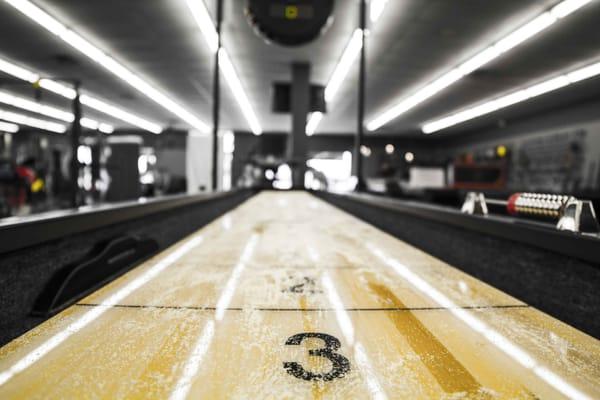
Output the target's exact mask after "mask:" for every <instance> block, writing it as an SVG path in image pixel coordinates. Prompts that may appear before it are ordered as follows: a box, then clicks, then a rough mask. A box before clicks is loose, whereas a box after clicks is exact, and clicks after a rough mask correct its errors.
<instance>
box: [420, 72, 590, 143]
mask: <svg viewBox="0 0 600 400" xmlns="http://www.w3.org/2000/svg"><path fill="white" fill-rule="evenodd" d="M598 75H600V62H598V63H595V64H591V65H588V66H586V67H583V68H580V69H577V70H575V71H572V72H569V73H565V74H562V75H560V76H558V77H555V78H551V79H548V80H545V81H543V82H541V83H537V84H535V85H532V86H529V87H526V88H525V89H520V90H517V91H514V92H512V93H509V94H507V95H505V96H502V97H498V98H496V99H493V100H489V101H487V102H485V103H482V104H479V105H476V106H474V107H470V108H467V109H465V110H462V111H459V112H457V113H454V114H451V115H448V116H446V117H443V118H440V119H437V120H434V121H431V122H428V123H426V124H424V125H423V127H422V128H421V130H422V131H423V133H426V134H429V133H433V132H437V131H439V130H442V129H445V128H448V127H451V126H453V125H457V124H460V123H462V122H465V121H468V120H471V119H474V118H477V117H480V116H482V115H485V114H489V113H492V112H494V111H497V110H500V109H502V108H506V107H508V106H511V105H513V104H517V103H520V102H522V101H526V100H529V99H531V98H534V97H537V96H540V95H542V94H545V93H548V92H552V91H554V90H558V89H560V88H563V87H565V86H568V85H571V84H573V83H575V82H579V81H582V80H584V79H588V78H591V77H594V76H598Z"/></svg>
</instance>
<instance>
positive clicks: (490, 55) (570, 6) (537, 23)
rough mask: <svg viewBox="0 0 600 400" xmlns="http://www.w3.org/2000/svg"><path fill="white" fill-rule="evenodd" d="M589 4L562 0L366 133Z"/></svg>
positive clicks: (406, 101)
mask: <svg viewBox="0 0 600 400" xmlns="http://www.w3.org/2000/svg"><path fill="white" fill-rule="evenodd" d="M590 1H591V0H564V1H563V2H561V3H559V4H558V5H556V6H554V7H553V8H552V9H550V11H546V12H544V13H542V14H540V15H538V16H537V17H535V18H534V19H532V20H531V21H529V22H528V23H526V24H525V25H523V26H521V27H519V28H517V29H515V30H514V31H513V32H511V33H510V34H508V35H507V36H505V37H504V38H503V39H501V40H499V41H497V42H496V43H494V44H492V45H491V46H489V47H487V48H486V49H484V50H482V51H481V52H479V53H477V54H476V55H475V56H473V57H471V58H470V59H469V60H467V61H465V62H463V63H462V64H459V65H458V66H456V67H454V68H452V69H450V71H449V72H447V73H446V74H444V75H442V76H441V77H440V78H438V79H436V80H434V81H433V82H432V83H430V84H428V85H426V86H424V87H423V88H421V89H420V90H418V91H417V92H415V93H413V94H412V95H409V96H408V97H404V98H402V99H401V100H400V101H399V102H398V103H396V104H394V105H393V106H391V107H389V108H388V109H387V110H385V111H383V112H382V113H380V114H378V115H376V116H375V117H374V118H373V119H371V120H370V121H369V122H368V123H367V129H368V130H370V131H375V130H377V129H379V128H381V127H382V126H383V125H385V124H387V123H389V122H390V121H392V120H394V119H396V118H398V117H399V116H400V115H402V114H404V113H405V112H407V111H408V110H410V109H412V108H414V107H416V106H417V105H419V104H420V103H422V102H423V101H425V100H427V99H429V98H431V97H433V96H434V95H436V94H437V93H439V92H441V91H442V90H444V89H445V88H447V87H448V86H450V85H452V84H453V83H455V82H457V81H459V80H460V79H461V78H463V77H464V76H466V75H468V74H470V73H471V72H473V71H475V70H476V69H478V68H481V67H482V66H483V65H485V64H487V63H489V62H490V61H492V60H494V59H495V58H496V57H498V56H500V55H501V54H503V53H505V52H507V51H509V50H510V49H512V48H514V47H516V46H518V45H519V44H521V43H523V42H525V41H526V40H527V39H529V38H531V37H533V36H535V35H536V34H538V33H539V32H541V31H543V30H545V29H546V28H548V27H549V26H551V25H552V24H554V23H555V22H556V21H557V20H559V19H561V18H564V17H566V16H567V15H569V14H570V13H572V12H573V11H575V10H577V9H579V8H581V7H583V6H584V5H585V4H587V3H589V2H590Z"/></svg>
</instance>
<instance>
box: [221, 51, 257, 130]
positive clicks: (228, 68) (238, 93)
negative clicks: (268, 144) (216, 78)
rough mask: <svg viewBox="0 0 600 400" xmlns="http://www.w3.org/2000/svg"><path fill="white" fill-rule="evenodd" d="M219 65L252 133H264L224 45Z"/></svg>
mask: <svg viewBox="0 0 600 400" xmlns="http://www.w3.org/2000/svg"><path fill="white" fill-rule="evenodd" d="M219 67H220V68H221V72H223V75H224V76H225V80H226V81H227V84H228V85H229V88H230V89H231V91H232V92H233V96H234V97H235V99H236V100H237V102H238V105H239V106H240V108H241V109H242V113H243V114H244V117H245V118H246V121H247V122H248V125H250V129H251V130H252V133H254V134H255V135H260V134H262V128H261V127H260V124H259V122H258V118H256V114H255V113H254V110H253V109H252V106H251V105H250V100H248V97H247V96H246V92H245V91H244V89H243V87H242V83H241V82H240V79H239V78H238V76H237V74H236V73H235V69H234V67H233V64H232V63H231V59H230V58H229V55H228V54H227V51H225V49H224V48H223V47H221V49H220V50H219Z"/></svg>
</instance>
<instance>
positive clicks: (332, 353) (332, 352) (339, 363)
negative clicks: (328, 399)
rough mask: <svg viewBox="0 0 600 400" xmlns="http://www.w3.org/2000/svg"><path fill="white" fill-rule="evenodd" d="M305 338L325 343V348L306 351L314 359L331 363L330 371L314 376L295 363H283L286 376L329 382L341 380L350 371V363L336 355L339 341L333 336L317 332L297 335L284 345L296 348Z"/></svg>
mask: <svg viewBox="0 0 600 400" xmlns="http://www.w3.org/2000/svg"><path fill="white" fill-rule="evenodd" d="M307 338H317V339H321V340H322V341H323V343H325V347H322V348H319V349H311V350H309V351H308V354H309V355H311V356H315V357H325V358H326V359H328V360H329V361H331V365H332V367H331V370H330V371H329V372H326V373H319V374H316V373H314V372H310V371H307V370H305V369H304V368H303V367H302V365H300V364H298V363H297V362H284V363H283V368H285V370H286V371H287V373H288V374H290V375H292V376H295V377H296V378H298V379H303V380H305V381H331V380H334V379H336V378H343V377H344V376H345V375H346V373H347V372H348V371H350V361H348V359H347V358H346V357H344V356H343V355H341V354H339V353H336V350H338V349H339V348H340V341H339V340H338V338H336V337H334V336H331V335H327V334H326V333H318V332H306V333H298V334H296V335H294V336H291V337H289V338H288V340H287V341H286V342H285V344H286V345H287V346H298V345H299V344H300V343H302V341H303V340H304V339H307Z"/></svg>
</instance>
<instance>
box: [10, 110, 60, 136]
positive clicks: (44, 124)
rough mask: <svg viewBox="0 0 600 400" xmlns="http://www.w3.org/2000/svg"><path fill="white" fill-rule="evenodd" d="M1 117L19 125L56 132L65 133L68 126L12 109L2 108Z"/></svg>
mask: <svg viewBox="0 0 600 400" xmlns="http://www.w3.org/2000/svg"><path fill="white" fill-rule="evenodd" d="M0 119H3V120H5V121H9V122H12V123H15V124H19V125H27V126H31V127H32V128H38V129H43V130H45V131H50V132H56V133H65V132H66V130H67V127H66V126H65V125H63V124H58V123H56V122H51V121H46V120H43V119H37V118H32V117H28V116H27V115H23V114H18V113H14V112H12V111H5V110H0Z"/></svg>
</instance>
